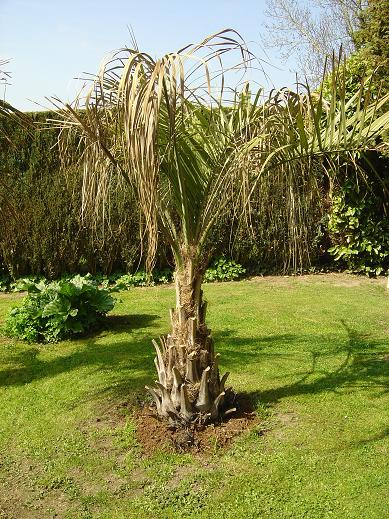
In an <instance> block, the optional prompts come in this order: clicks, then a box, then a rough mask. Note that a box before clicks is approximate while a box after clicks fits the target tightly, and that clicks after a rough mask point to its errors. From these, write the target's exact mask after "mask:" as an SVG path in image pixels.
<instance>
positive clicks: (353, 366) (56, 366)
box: [0, 315, 389, 404]
mask: <svg viewBox="0 0 389 519" xmlns="http://www.w3.org/2000/svg"><path fill="white" fill-rule="evenodd" d="M156 317H157V316H153V315H143V316H131V315H130V316H112V317H111V319H109V320H108V321H109V322H110V324H111V325H112V324H113V326H112V328H110V329H109V331H107V333H106V334H105V332H104V331H103V332H102V333H101V330H100V334H99V337H104V336H105V335H106V336H107V337H109V336H111V335H114V336H115V334H118V333H123V332H125V331H126V330H130V331H133V330H134V329H135V327H136V326H137V327H138V328H139V334H141V335H142V337H141V338H140V339H139V340H138V338H134V337H131V338H130V339H129V340H126V339H125V338H121V339H118V338H117V339H115V338H113V340H111V341H109V342H108V341H107V339H105V341H104V342H103V343H102V342H99V341H97V340H93V339H88V340H83V341H76V342H75V345H77V342H79V344H80V347H79V348H78V349H77V350H76V351H72V353H70V354H68V355H66V354H65V355H61V350H60V345H58V346H59V349H58V350H57V351H58V356H56V357H54V358H51V359H49V360H41V359H40V358H39V354H40V353H41V352H42V347H41V348H37V347H31V346H30V347H28V346H27V347H26V349H24V350H23V351H19V352H18V353H15V354H14V355H12V362H13V363H15V364H17V365H18V367H15V368H10V369H8V370H3V371H0V386H12V385H23V384H27V383H29V382H32V381H34V380H39V379H42V378H45V377H53V376H56V375H58V374H61V373H65V372H69V371H71V370H74V369H78V368H80V367H88V366H89V367H93V368H95V369H96V370H100V371H102V370H105V371H109V372H110V373H112V374H113V375H112V388H111V387H106V389H102V390H97V391H111V389H112V391H111V392H112V394H113V395H114V396H117V397H121V396H123V395H125V393H126V392H128V390H129V388H132V389H140V388H143V386H144V384H146V383H150V382H151V381H152V378H153V376H154V366H153V358H154V352H153V348H152V345H151V337H152V335H154V334H150V335H149V334H148V335H147V336H146V334H143V333H142V332H141V329H144V328H145V327H147V326H149V325H151V323H152V322H153V321H154V320H155V319H156ZM341 324H342V325H343V327H344V329H345V330H346V332H347V336H348V340H347V343H346V344H343V345H341V346H338V345H336V344H335V345H334V342H333V340H332V339H331V340H330V342H327V343H325V342H324V339H322V338H321V337H312V336H299V335H274V336H269V337H262V338H258V339H243V338H239V337H235V336H234V335H233V333H232V332H228V333H224V334H219V335H216V339H220V340H221V341H222V342H226V341H227V340H228V344H229V348H228V349H227V348H225V347H224V348H223V347H222V352H223V361H224V365H225V366H226V367H228V368H229V369H230V370H231V371H233V372H237V371H239V370H240V371H241V370H244V369H245V367H247V366H248V365H249V364H250V363H253V362H254V363H256V364H257V363H258V364H260V363H261V362H262V361H264V360H266V361H268V360H269V359H272V358H274V360H277V361H278V362H279V361H280V360H281V362H282V369H283V370H284V368H285V367H287V366H288V364H289V360H290V358H291V355H293V354H296V353H295V352H293V351H292V352H290V351H289V352H288V351H287V347H288V346H289V347H290V345H291V344H292V345H293V343H296V344H297V343H298V344H300V347H301V344H305V343H306V344H307V349H306V350H305V349H304V350H301V351H299V352H298V353H297V354H298V355H301V356H304V361H303V362H304V364H305V363H306V356H307V355H310V357H311V367H310V368H309V369H307V370H305V371H304V372H302V371H301V369H299V367H297V369H296V371H295V372H292V373H286V372H285V371H284V375H285V376H287V377H288V378H290V377H293V378H294V381H293V382H292V383H288V384H283V385H280V386H279V387H275V388H271V389H267V390H264V391H263V390H261V388H260V387H258V390H257V391H254V392H253V393H252V394H251V398H252V399H253V400H254V402H255V401H260V402H262V403H264V404H274V403H277V402H278V401H280V400H281V399H283V398H286V397H291V396H298V395H306V394H315V393H320V392H325V391H335V392H336V391H338V390H340V389H342V388H347V390H349V391H352V390H353V389H355V388H361V387H366V388H370V389H372V388H376V389H378V390H379V391H380V392H388V391H389V382H388V377H387V374H388V367H389V362H388V360H387V359H386V357H385V355H384V353H385V352H380V351H379V348H380V347H382V346H383V343H382V342H381V343H380V342H379V341H373V340H372V339H369V338H366V337H363V336H361V335H359V334H357V333H356V332H355V331H354V330H352V329H351V328H349V327H348V326H347V325H346V324H345V323H344V322H341ZM322 340H323V342H324V344H323V348H322V350H319V351H312V349H311V350H310V349H309V344H310V343H312V342H313V341H314V342H315V344H321V341H322ZM327 341H328V339H327ZM216 342H217V341H216ZM283 344H285V350H281V351H274V352H272V351H271V349H270V351H269V346H271V345H274V346H275V347H277V348H278V350H280V345H281V346H282V345H283ZM58 346H57V348H58ZM265 346H266V351H263V348H264V347H265ZM44 348H45V347H44ZM47 348H50V346H47ZM339 355H341V356H342V357H341V358H342V360H341V362H340V364H339V365H338V367H337V368H335V369H332V370H325V369H324V368H323V367H321V364H323V363H321V362H320V360H322V359H323V358H325V357H328V356H333V357H338V356H339ZM258 369H259V370H260V369H261V368H260V367H259V368H258ZM277 379H279V377H277Z"/></svg>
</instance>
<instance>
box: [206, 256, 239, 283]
mask: <svg viewBox="0 0 389 519" xmlns="http://www.w3.org/2000/svg"><path fill="white" fill-rule="evenodd" d="M245 272H246V269H245V268H243V267H242V265H239V263H236V262H235V261H234V260H228V259H226V258H219V259H217V260H216V261H214V262H213V263H212V265H211V266H210V267H209V268H208V269H207V270H206V271H205V275H204V281H205V282H208V283H209V282H212V281H233V280H234V279H238V278H239V277H241V276H242V275H243V274H244V273H245Z"/></svg>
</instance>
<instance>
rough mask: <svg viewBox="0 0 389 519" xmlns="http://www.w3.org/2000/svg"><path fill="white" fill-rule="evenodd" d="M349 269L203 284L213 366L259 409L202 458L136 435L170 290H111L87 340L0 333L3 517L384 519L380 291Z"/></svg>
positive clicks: (388, 350) (387, 484)
mask: <svg viewBox="0 0 389 519" xmlns="http://www.w3.org/2000/svg"><path fill="white" fill-rule="evenodd" d="M355 279H356V278H354V277H351V276H340V275H338V276H311V277H306V276H305V277H302V278H280V279H278V278H270V279H266V278H264V279H256V280H246V281H242V282H239V283H224V284H215V285H206V286H205V292H206V296H207V298H208V300H209V302H210V307H209V324H210V327H211V328H212V329H213V332H214V336H215V339H216V347H217V349H218V351H220V353H221V355H222V357H221V367H222V369H223V370H228V371H231V379H230V381H231V384H232V385H233V386H234V388H236V389H237V390H239V391H242V392H246V393H247V394H249V395H250V397H251V399H252V401H253V402H254V404H255V407H256V411H257V414H258V415H259V417H260V418H261V421H260V422H259V424H257V425H256V426H255V428H253V429H252V430H251V431H250V432H246V433H245V434H243V435H242V436H241V437H240V438H238V439H237V440H235V442H234V443H233V444H232V446H231V447H230V448H228V449H218V448H217V445H216V446H215V448H214V449H212V451H211V454H210V457H209V459H204V458H203V459H199V458H196V456H194V455H192V454H166V452H163V451H161V452H160V453H157V454H154V455H153V456H151V457H144V456H142V455H141V449H140V447H139V445H138V442H137V440H136V436H135V421H134V419H133V416H132V411H131V409H132V407H133V406H136V405H137V403H138V402H141V401H142V399H144V391H143V386H144V384H145V383H150V382H151V381H152V380H153V377H154V366H153V351H152V346H151V338H153V337H156V336H158V335H159V334H161V333H163V332H165V331H166V330H167V329H168V308H169V307H170V306H171V304H172V302H173V301H174V294H173V289H172V288H166V287H153V288H147V289H134V290H132V291H129V292H126V293H123V294H122V295H121V299H122V302H121V303H119V305H118V307H117V309H116V310H115V312H116V315H115V316H112V317H111V318H110V319H109V320H108V321H109V329H105V330H101V331H100V332H99V333H98V334H96V335H95V336H93V337H90V338H88V339H82V340H77V341H73V342H70V341H65V342H63V343H59V344H56V345H51V346H48V345H47V346H44V345H43V346H42V345H25V344H22V343H18V342H15V341H9V340H8V339H5V338H2V339H1V341H0V359H1V360H0V403H1V405H0V517H2V514H3V516H5V517H17V518H18V519H19V518H21V519H22V518H24V517H25V518H30V517H32V518H34V517H36V518H42V519H44V518H46V517H47V518H48V517H53V516H54V515H55V514H57V516H59V517H64V518H78V517H79V518H87V517H88V518H89V517H93V518H106V519H111V518H131V517H134V518H169V517H174V518H179V517H182V518H187V517H196V518H197V517H200V518H201V517H204V518H213V517H214V518H216V517H217V518H220V517H224V518H227V519H228V518H231V519H232V518H245V519H246V518H251V517H252V518H264V519H267V518H269V519H279V518H294V519H300V518H302V517H304V518H312V519H320V518H329V517H331V518H338V519H344V518H346V517H347V518H348V519H349V518H355V519H361V518H364V519H384V518H385V517H389V515H388V513H387V508H386V504H387V494H388V490H389V475H388V471H387V459H388V444H389V437H388V426H387V424H388V423H389V412H388V409H389V406H388V403H389V402H388V400H389V391H388V390H389V383H388V365H389V364H388V361H387V358H388V355H389V344H388V343H389V340H388V333H387V329H388V324H387V317H388V310H389V298H388V295H387V293H385V291H384V287H383V285H382V283H381V282H380V281H374V280H368V279H364V278H358V283H357V284H356V283H355V282H354V281H355ZM16 299H17V298H16ZM14 301H15V296H13V295H11V296H4V295H2V296H1V297H0V320H1V319H2V318H4V316H5V314H6V312H7V311H8V309H9V308H10V307H11V306H12V304H14ZM128 403H129V404H128Z"/></svg>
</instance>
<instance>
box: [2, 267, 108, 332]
mask: <svg viewBox="0 0 389 519" xmlns="http://www.w3.org/2000/svg"><path fill="white" fill-rule="evenodd" d="M26 288H27V290H28V295H27V296H26V297H25V298H24V300H23V302H22V304H21V305H20V306H18V307H15V308H13V309H12V310H11V312H10V314H9V316H8V318H7V320H6V324H5V333H6V335H8V336H10V337H16V338H19V339H22V340H25V341H28V342H56V341H58V340H60V339H65V338H67V337H71V336H73V335H76V334H80V333H84V332H86V331H88V330H90V329H91V328H92V327H93V326H94V325H96V324H97V323H98V322H99V320H100V319H101V318H102V317H103V316H104V315H105V314H106V313H107V312H109V311H110V310H112V308H113V307H114V304H115V300H114V299H113V297H112V296H111V295H110V293H109V292H108V291H107V290H105V289H101V288H99V287H98V286H97V285H96V283H94V282H93V281H92V280H91V279H90V278H89V277H88V276H86V277H82V276H75V277H74V278H72V279H70V280H60V281H54V282H51V283H47V282H45V281H41V282H39V283H30V284H29V285H26Z"/></svg>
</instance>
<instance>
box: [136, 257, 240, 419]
mask: <svg viewBox="0 0 389 519" xmlns="http://www.w3.org/2000/svg"><path fill="white" fill-rule="evenodd" d="M201 282H202V274H201V272H200V271H199V269H196V267H195V263H194V262H193V261H191V260H187V261H186V262H185V263H184V268H182V269H181V270H177V271H176V273H175V283H176V308H174V309H171V310H170V318H171V325H172V330H171V333H170V334H168V335H166V336H162V337H160V343H159V344H158V343H157V342H156V341H153V344H154V347H155V350H156V353H157V356H156V358H155V359H154V362H155V366H156V368H157V373H158V380H157V381H156V382H155V387H153V388H150V387H146V389H148V391H149V392H150V393H151V395H152V397H153V399H154V401H155V404H156V407H157V412H158V415H159V416H160V417H163V418H167V419H168V420H169V421H170V422H171V424H172V425H176V426H180V425H187V424H190V423H193V422H198V423H200V424H204V423H207V422H214V421H217V420H218V419H219V418H221V417H222V416H223V415H225V414H229V413H231V412H233V411H235V408H230V409H229V407H231V401H232V395H233V393H232V390H231V388H229V389H226V388H225V383H226V380H227V377H228V373H226V374H225V375H224V376H223V377H222V378H220V375H219V368H218V354H215V352H214V348H213V340H212V337H211V330H209V329H208V328H207V326H206V324H205V317H206V308H207V304H206V302H205V301H203V300H202V290H201Z"/></svg>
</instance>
